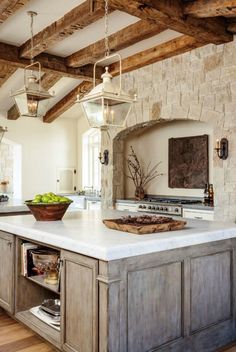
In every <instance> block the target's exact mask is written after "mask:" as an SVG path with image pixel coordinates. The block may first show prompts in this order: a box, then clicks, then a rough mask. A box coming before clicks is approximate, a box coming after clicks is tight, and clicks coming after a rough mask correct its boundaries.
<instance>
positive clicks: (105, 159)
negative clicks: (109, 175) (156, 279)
mask: <svg viewBox="0 0 236 352" xmlns="http://www.w3.org/2000/svg"><path fill="white" fill-rule="evenodd" d="M98 159H99V160H100V163H101V164H102V165H108V162H109V151H108V150H107V149H105V150H104V152H103V156H102V153H99V157H98Z"/></svg>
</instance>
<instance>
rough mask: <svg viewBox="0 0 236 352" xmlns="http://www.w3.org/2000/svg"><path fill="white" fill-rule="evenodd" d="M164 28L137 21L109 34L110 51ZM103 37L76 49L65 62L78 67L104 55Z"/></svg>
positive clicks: (159, 31)
mask: <svg viewBox="0 0 236 352" xmlns="http://www.w3.org/2000/svg"><path fill="white" fill-rule="evenodd" d="M165 29H166V27H164V26H163V25H158V24H155V23H150V22H148V21H144V20H141V21H138V22H136V23H134V24H131V25H130V26H128V27H126V28H124V29H122V30H120V31H118V32H116V33H115V34H112V35H110V36H109V48H110V52H111V53H112V52H114V51H119V50H122V49H125V48H127V47H129V46H130V45H133V44H135V43H137V42H139V41H141V40H144V39H147V38H150V37H153V36H154V35H156V34H159V33H161V32H163V31H164V30H165ZM104 52H105V42H104V39H102V40H99V41H98V42H96V43H94V44H91V45H89V46H87V47H86V48H84V49H81V50H79V51H77V52H76V53H74V54H72V55H70V56H68V57H67V59H66V63H67V65H68V66H71V67H80V66H83V65H86V64H92V63H94V62H95V61H96V60H97V59H99V58H101V57H103V56H104Z"/></svg>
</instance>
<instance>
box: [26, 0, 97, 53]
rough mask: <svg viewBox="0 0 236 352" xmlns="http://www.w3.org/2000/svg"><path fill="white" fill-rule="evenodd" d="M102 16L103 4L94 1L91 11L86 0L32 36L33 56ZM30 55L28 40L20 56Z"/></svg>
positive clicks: (89, 4)
mask: <svg viewBox="0 0 236 352" xmlns="http://www.w3.org/2000/svg"><path fill="white" fill-rule="evenodd" d="M103 16H104V6H103V4H98V3H97V2H95V3H94V7H93V11H91V0H86V1H85V2H84V3H82V4H80V5H79V6H77V7H75V8H74V9H72V10H71V11H70V12H68V13H67V14H66V15H65V16H64V17H62V18H60V19H59V20H58V21H56V22H54V23H52V24H51V25H49V26H48V27H46V28H44V29H43V30H42V31H41V32H39V33H37V34H36V35H35V36H34V38H33V40H34V48H33V52H32V54H33V56H37V55H39V54H40V53H42V52H43V51H45V50H47V49H48V48H50V47H51V46H53V45H54V44H57V43H58V42H60V41H61V40H63V39H65V38H67V37H69V36H70V35H72V34H73V33H75V32H76V31H78V30H80V29H83V28H84V27H86V26H88V25H89V24H91V23H94V22H96V21H97V20H99V19H100V18H102V17H103ZM30 55H31V41H30V40H28V41H27V42H26V43H24V44H23V45H22V46H21V48H20V57H24V58H30Z"/></svg>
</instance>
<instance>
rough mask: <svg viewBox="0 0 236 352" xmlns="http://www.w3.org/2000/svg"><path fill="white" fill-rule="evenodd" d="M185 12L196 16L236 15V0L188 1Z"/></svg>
mask: <svg viewBox="0 0 236 352" xmlns="http://www.w3.org/2000/svg"><path fill="white" fill-rule="evenodd" d="M184 13H185V14H186V15H191V16H194V17H202V18H204V17H216V16H233V15H236V0H195V1H193V2H189V3H186V5H185V7H184Z"/></svg>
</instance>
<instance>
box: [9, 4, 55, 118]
mask: <svg viewBox="0 0 236 352" xmlns="http://www.w3.org/2000/svg"><path fill="white" fill-rule="evenodd" d="M28 15H29V16H30V17H31V58H30V64H29V65H27V66H26V67H25V68H24V87H23V88H21V89H19V90H17V91H15V92H14V93H11V97H12V98H13V99H14V101H15V105H16V107H17V109H18V111H19V114H20V116H26V117H36V118H37V117H43V116H44V115H45V113H46V106H44V108H43V109H40V107H41V105H39V104H40V102H42V101H43V100H47V99H50V98H53V96H54V95H52V94H50V93H49V92H48V91H46V90H45V89H43V88H42V85H41V64H40V62H38V61H36V62H35V61H34V57H33V47H34V44H33V18H34V17H35V16H36V15H37V13H36V12H34V11H28ZM33 70H34V71H37V72H38V77H37V76H36V75H35V74H34V73H33ZM29 72H30V73H29ZM19 95H25V97H24V99H25V104H24V105H25V106H27V109H25V112H22V111H21V109H22V107H20V106H19V105H18V103H17V99H16V97H18V96H19ZM29 98H30V99H31V100H32V101H35V102H36V103H37V105H36V108H35V112H33V111H30V108H29V104H30V99H29ZM41 110H42V111H41ZM26 111H27V112H26ZM40 111H41V112H40Z"/></svg>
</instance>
